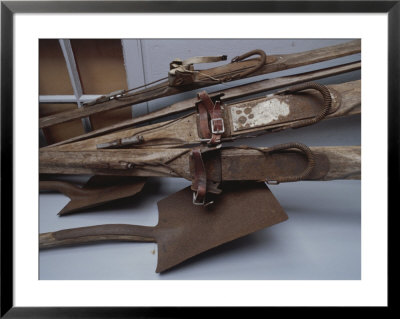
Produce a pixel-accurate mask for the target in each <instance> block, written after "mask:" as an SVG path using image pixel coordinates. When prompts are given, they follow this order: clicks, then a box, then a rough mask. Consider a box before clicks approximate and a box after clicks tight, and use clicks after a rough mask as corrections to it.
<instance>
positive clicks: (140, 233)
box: [39, 224, 156, 249]
mask: <svg viewBox="0 0 400 319" xmlns="http://www.w3.org/2000/svg"><path fill="white" fill-rule="evenodd" d="M154 229H155V228H154V227H149V226H138V225H125V224H107V225H98V226H88V227H79V228H71V229H64V230H59V231H56V232H50V233H43V234H40V235H39V248H40V249H45V248H53V247H59V246H65V245H76V244H85V243H90V242H99V241H135V242H155V241H156V240H155V238H154V234H153V231H154Z"/></svg>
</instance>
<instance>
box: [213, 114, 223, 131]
mask: <svg viewBox="0 0 400 319" xmlns="http://www.w3.org/2000/svg"><path fill="white" fill-rule="evenodd" d="M216 123H220V124H221V127H222V128H221V129H219V130H218V129H215V124H216ZM224 132H225V125H224V120H223V118H222V117H218V118H215V119H211V133H213V134H222V133H224Z"/></svg>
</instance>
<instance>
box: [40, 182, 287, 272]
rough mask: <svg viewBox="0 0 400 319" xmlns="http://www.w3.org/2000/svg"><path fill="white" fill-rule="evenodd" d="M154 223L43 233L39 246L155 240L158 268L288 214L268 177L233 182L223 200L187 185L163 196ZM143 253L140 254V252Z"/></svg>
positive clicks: (173, 263)
mask: <svg viewBox="0 0 400 319" xmlns="http://www.w3.org/2000/svg"><path fill="white" fill-rule="evenodd" d="M158 210H159V219H158V220H159V222H158V224H157V225H156V226H155V227H148V226H137V225H121V224H114V225H113V224H111V225H98V226H89V227H81V228H75V229H66V230H61V231H57V232H53V233H44V234H40V248H41V249H44V248H52V247H58V246H62V245H74V244H82V243H88V242H97V241H110V240H116V241H142V242H156V243H157V245H158V261H157V268H156V272H157V273H160V272H164V271H166V270H168V269H170V268H171V267H174V266H176V265H178V264H180V263H182V262H183V261H185V260H187V259H189V258H191V257H194V256H196V255H198V254H200V253H202V252H205V251H207V250H209V249H212V248H214V247H217V246H219V245H222V244H224V243H226V242H229V241H232V240H235V239H237V238H240V237H243V236H246V235H248V234H251V233H253V232H255V231H258V230H261V229H263V228H265V227H269V226H272V225H275V224H277V223H280V222H283V221H285V220H287V218H288V217H287V215H286V213H285V212H284V210H283V209H282V207H281V205H280V204H279V202H278V201H277V200H276V198H275V197H274V195H273V194H272V193H271V191H270V190H269V189H268V187H267V186H266V185H265V184H263V183H255V182H242V183H228V184H227V185H225V187H224V193H223V194H222V195H221V196H220V197H219V200H218V202H216V203H215V204H214V205H211V206H207V207H204V206H194V205H193V204H192V191H191V189H190V187H187V188H185V189H183V190H181V191H179V192H177V193H175V194H173V195H171V196H169V197H167V198H165V199H163V200H161V201H159V202H158ZM138 258H140V257H138Z"/></svg>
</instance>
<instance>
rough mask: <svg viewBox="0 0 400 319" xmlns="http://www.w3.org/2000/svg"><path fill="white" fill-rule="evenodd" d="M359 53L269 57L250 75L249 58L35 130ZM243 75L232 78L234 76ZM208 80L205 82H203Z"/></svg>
mask: <svg viewBox="0 0 400 319" xmlns="http://www.w3.org/2000/svg"><path fill="white" fill-rule="evenodd" d="M359 52H361V42H360V41H359V40H354V41H350V42H347V43H344V44H339V45H335V46H329V47H325V48H320V49H316V50H310V51H306V52H301V53H295V54H286V55H272V56H268V55H267V58H266V62H265V64H264V65H263V66H262V67H257V69H256V70H255V71H254V72H251V73H249V74H248V72H247V71H248V70H252V69H253V70H254V69H255V67H256V66H257V65H258V64H259V60H258V59H250V60H244V61H238V62H233V63H229V64H227V65H224V66H221V67H217V68H212V69H208V70H204V71H202V72H201V73H202V76H203V78H202V77H201V76H200V79H199V81H198V82H194V83H192V84H189V85H185V86H182V87H174V86H170V85H169V83H168V81H165V82H162V83H159V84H157V85H153V86H151V87H148V88H145V89H142V90H140V91H137V92H134V93H131V94H129V95H127V94H124V93H123V92H120V93H116V94H111V95H110V96H109V97H107V96H106V97H104V98H103V99H102V100H100V101H99V103H96V104H94V105H89V106H86V107H82V108H78V109H75V110H73V111H69V112H63V113H59V114H54V115H50V116H46V117H43V118H41V119H39V127H40V128H45V127H49V126H52V125H55V124H59V123H63V122H67V121H71V120H73V119H78V118H82V117H86V116H90V115H93V114H96V113H100V112H104V111H109V110H113V109H117V108H121V107H124V106H129V105H134V104H138V103H141V102H146V101H150V100H153V99H157V98H161V97H165V96H170V95H174V94H178V93H182V92H184V91H190V90H195V89H199V88H203V87H207V86H210V85H214V84H218V83H221V82H223V79H229V80H237V79H239V78H246V77H249V76H256V75H261V74H268V73H272V72H276V71H282V70H287V69H291V68H295V67H300V66H304V65H309V64H313V63H318V62H323V61H327V60H331V59H335V58H339V57H343V56H347V55H351V54H356V53H359ZM238 74H239V75H240V74H242V75H244V76H236V75H238ZM210 78H214V79H217V80H218V79H221V81H210ZM207 80H208V81H207Z"/></svg>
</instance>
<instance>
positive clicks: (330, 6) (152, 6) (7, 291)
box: [0, 0, 400, 318]
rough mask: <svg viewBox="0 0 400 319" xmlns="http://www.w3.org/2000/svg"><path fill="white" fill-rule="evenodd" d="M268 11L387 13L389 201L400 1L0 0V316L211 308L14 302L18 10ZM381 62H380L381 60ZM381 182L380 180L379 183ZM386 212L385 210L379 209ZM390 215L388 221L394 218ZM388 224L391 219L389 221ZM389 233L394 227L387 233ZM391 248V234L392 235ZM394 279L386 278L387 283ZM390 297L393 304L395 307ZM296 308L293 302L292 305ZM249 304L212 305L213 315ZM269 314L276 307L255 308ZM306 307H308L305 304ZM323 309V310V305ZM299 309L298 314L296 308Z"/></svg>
mask: <svg viewBox="0 0 400 319" xmlns="http://www.w3.org/2000/svg"><path fill="white" fill-rule="evenodd" d="M64 12H68V13H92V12H93V13H122V12H139V13H142V12H160V13H174V12H182V13H193V12H198V13H201V12H216V13H219V12H239V13H240V12H246V13H256V12H269V13H290V12H297V13H387V14H388V36H389V38H388V52H389V54H388V67H389V69H388V115H389V116H388V129H389V131H388V152H389V153H388V159H389V162H388V168H389V172H388V190H389V191H388V204H389V211H390V210H392V209H395V206H396V205H395V202H394V198H395V196H396V195H397V194H395V192H396V193H397V186H399V170H398V163H399V148H398V145H399V141H400V140H399V128H398V126H397V122H398V119H399V105H400V103H399V102H400V101H399V92H400V78H399V74H400V63H399V56H400V50H399V48H400V35H399V27H400V1H398V0H397V1H365V0H360V1H311V0H309V1H1V313H0V316H1V318H3V317H4V318H109V317H111V318H135V317H140V318H144V317H151V318H178V317H183V316H185V317H187V316H192V315H189V314H190V313H191V314H195V315H196V316H197V315H202V314H204V313H205V312H209V311H210V310H211V309H210V308H208V307H204V308H200V309H192V308H185V307H166V308H165V307H162V308H158V307H155V308H145V307H139V308H130V307H122V308H113V307H101V308H99V307H85V308H81V307H65V308H64V307H62V308H60V307H33V308H25V307H14V304H13V231H12V229H13V215H12V212H13V191H12V190H13V107H12V105H13V16H14V14H15V13H64ZM378 63H379V62H378ZM378 186H379V185H378ZM389 211H388V213H389ZM381 213H382V212H381ZM390 217H391V216H390V214H389V220H390ZM388 224H389V225H390V221H389V223H388ZM389 234H390V232H389ZM388 243H389V250H390V247H391V246H390V236H389V238H388ZM389 283H390V281H389V282H388V285H389ZM391 304H392V303H391V298H390V297H389V300H388V305H389V307H384V309H389V308H390V306H391ZM291 309H292V310H293V307H291ZM242 310H244V311H245V312H246V314H248V313H249V309H242V308H241V309H227V308H223V307H221V308H214V309H212V312H213V314H214V315H217V316H218V315H221V314H224V315H227V312H228V311H232V312H234V314H239V315H240V311H242ZM250 310H251V311H253V310H255V311H260V312H261V313H268V314H270V313H271V312H272V311H274V312H275V311H280V310H279V309H278V308H276V307H273V308H268V309H266V308H252V309H250ZM302 310H304V308H303V309H302ZM323 311H325V310H323ZM298 314H299V313H298Z"/></svg>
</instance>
